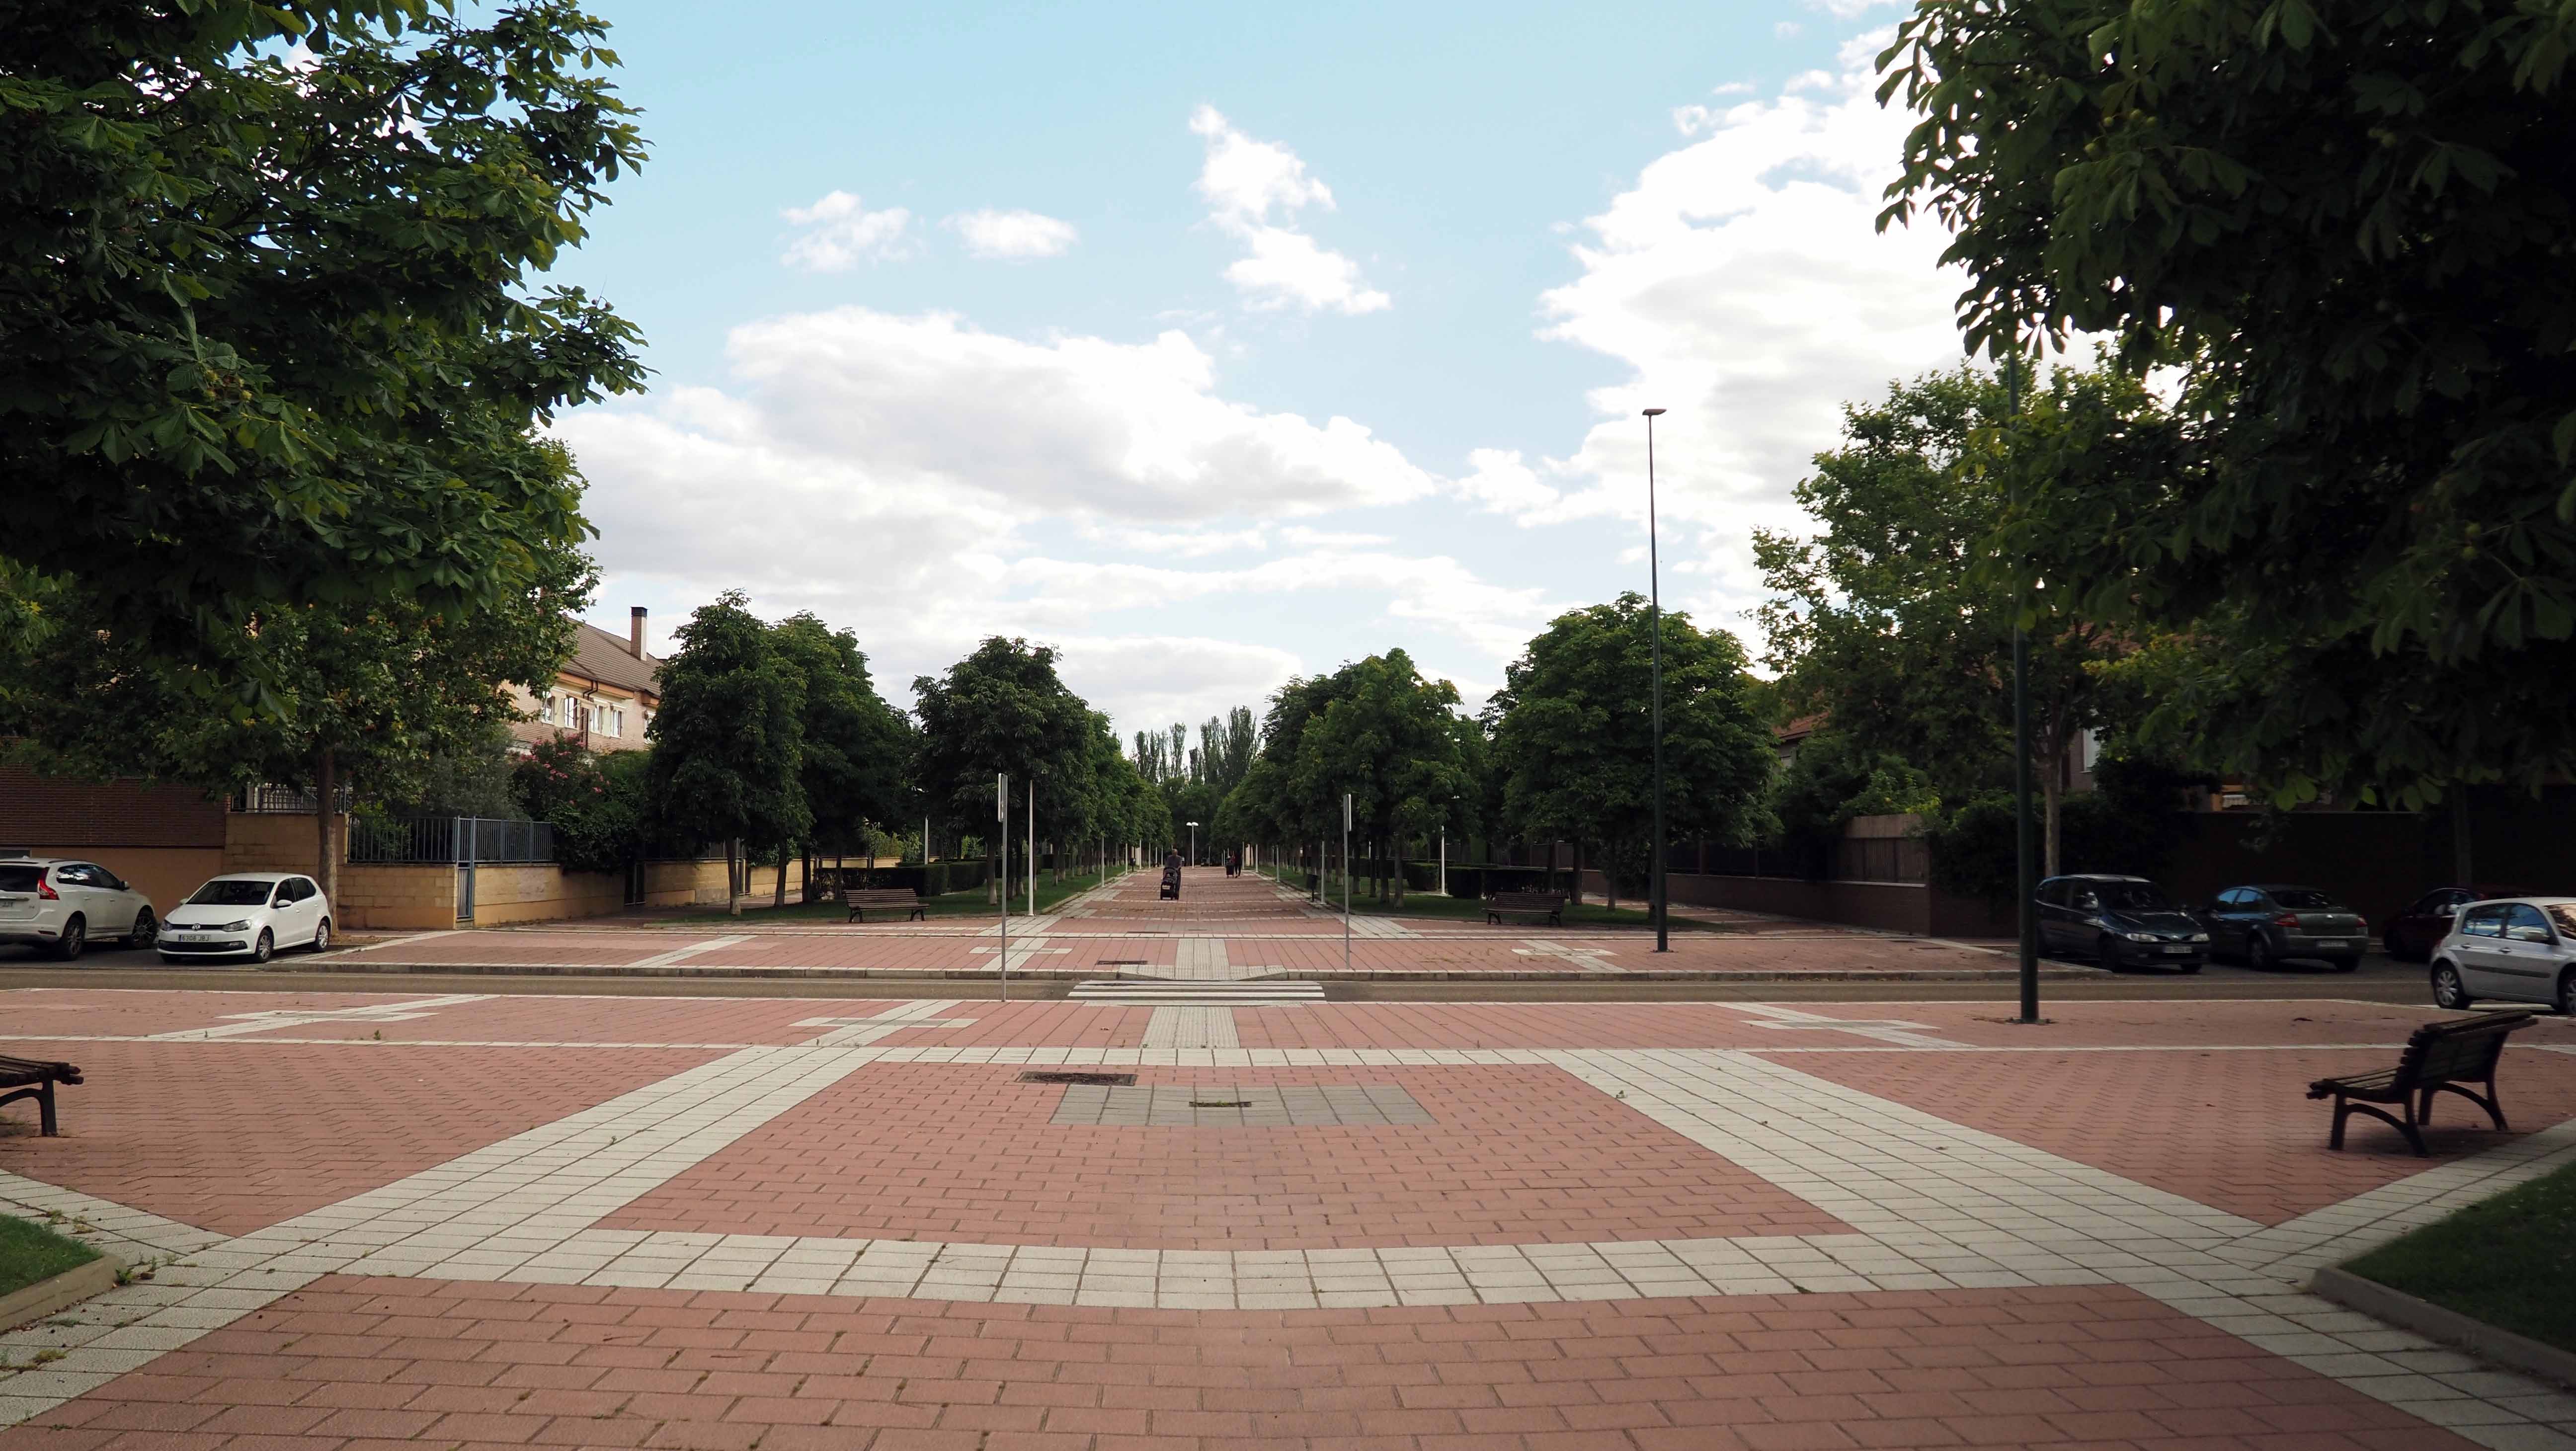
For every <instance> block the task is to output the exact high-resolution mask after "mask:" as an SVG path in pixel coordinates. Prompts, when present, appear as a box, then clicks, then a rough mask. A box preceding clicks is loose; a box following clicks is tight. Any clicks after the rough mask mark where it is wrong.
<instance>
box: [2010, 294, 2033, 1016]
mask: <svg viewBox="0 0 2576 1451" xmlns="http://www.w3.org/2000/svg"><path fill="white" fill-rule="evenodd" d="M2015 300H2016V301H2018V299H2015ZM2020 417H2021V325H2020V323H2019V321H2018V319H2016V321H2015V322H2014V324H2013V329H2012V332H2011V334H2010V337H2009V340H2008V341H2007V342H2006V344H2005V350H2004V428H2005V430H2006V436H2007V437H2009V436H2010V433H2011V430H2012V429H2013V428H2014V426H2015V423H2016V421H2017V420H2018V419H2019V418H2020ZM2006 465H2007V467H2009V466H2010V460H2009V459H2007V460H2006ZM2020 495H2021V483H2020V479H2019V477H2018V475H2016V477H2015V479H2014V482H2013V502H2015V503H2019V502H2020V501H2021V499H2020ZM2021 573H2022V571H2019V570H2016V571H2015V572H2014V575H2015V577H2014V582H2013V637H2012V673H2013V678H2012V705H2013V882H2014V884H2015V885H2016V886H2017V887H2019V888H2020V890H2019V891H2018V892H2017V893H2016V894H2015V895H2016V896H2018V897H2019V898H2020V900H2019V901H2018V902H2016V903H2015V904H2014V908H2015V911H2016V912H2017V913H2018V916H2017V917H2016V919H2015V924H2014V925H2015V926H2017V927H2018V928H2019V929H2020V936H2021V944H2020V946H2021V1021H2022V1022H2025V1023H2036V1022H2038V1021H2039V908H2038V906H2037V904H2036V903H2035V902H2034V900H2033V899H2034V898H2036V897H2037V896H2038V895H2039V850H2038V842H2037V840H2036V836H2037V833H2036V832H2035V831H2034V830H2033V827H2034V825H2035V823H2033V821H2032V820H2031V814H2030V632H2029V631H2028V630H2025V629H2023V628H2022V622H2021V611H2022V605H2023V603H2024V601H2025V600H2026V599H2027V598H2028V595H2027V593H2026V591H2025V590H2024V588H2023V586H2022V583H2021V580H2020V575H2021Z"/></svg>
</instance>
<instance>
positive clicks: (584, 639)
mask: <svg viewBox="0 0 2576 1451" xmlns="http://www.w3.org/2000/svg"><path fill="white" fill-rule="evenodd" d="M563 673H564V674H566V675H570V676H575V677H577V678H579V679H582V680H594V681H597V682H598V683H600V684H602V685H616V686H622V687H623V688H625V689H628V690H632V691H635V692H637V693H639V694H644V695H660V694H661V693H662V662H661V661H659V660H656V659H654V658H653V657H652V656H651V655H646V656H645V657H644V658H643V659H641V660H638V659H636V658H635V657H634V656H633V655H630V654H628V653H627V652H626V639H625V637H624V636H622V635H612V634H610V633H608V632H607V631H606V630H603V629H601V628H599V627H598V626H597V625H594V624H592V623H590V622H589V621H588V620H576V621H574V622H573V649H572V659H570V660H568V661H566V662H564V668H563Z"/></svg>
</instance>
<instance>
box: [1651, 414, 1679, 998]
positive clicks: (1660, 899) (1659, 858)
mask: <svg viewBox="0 0 2576 1451" xmlns="http://www.w3.org/2000/svg"><path fill="white" fill-rule="evenodd" d="M1663 412H1664V410H1662V409H1660V408H1649V409H1647V410H1646V599H1647V619H1648V620H1649V621H1650V628H1652V629H1653V631H1654V642H1655V650H1654V655H1655V706H1654V731H1655V860H1654V865H1653V867H1652V868H1651V869H1650V870H1649V872H1648V874H1647V877H1646V884H1647V886H1646V889H1647V891H1648V892H1650V893H1652V894H1653V896H1654V916H1655V950H1656V951H1657V952H1670V951H1672V950H1673V943H1672V935H1671V933H1670V931H1669V928H1668V924H1667V923H1666V922H1665V920H1664V585H1663V568H1662V562H1661V561H1660V560H1659V559H1658V558H1657V549H1656V540H1655V420H1656V419H1657V418H1659V417H1662V416H1663Z"/></svg>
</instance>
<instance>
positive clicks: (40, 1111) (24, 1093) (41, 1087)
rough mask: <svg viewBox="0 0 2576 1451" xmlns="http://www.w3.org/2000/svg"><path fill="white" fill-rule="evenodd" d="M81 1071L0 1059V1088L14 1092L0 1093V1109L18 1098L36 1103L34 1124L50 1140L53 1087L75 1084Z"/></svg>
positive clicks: (45, 1064) (52, 1125)
mask: <svg viewBox="0 0 2576 1451" xmlns="http://www.w3.org/2000/svg"><path fill="white" fill-rule="evenodd" d="M80 1081H81V1071H80V1070H79V1069H77V1068H74V1067H73V1066H72V1065H70V1064H68V1063H40V1062H37V1061H36V1060H35V1059H32V1058H0V1088H14V1089H16V1090H17V1092H15V1093H0V1107H5V1106H7V1105H9V1104H13V1103H16V1102H17V1101H18V1100H20V1099H22V1098H32V1099H34V1100H35V1101H36V1125H37V1127H38V1128H39V1129H40V1130H42V1132H43V1134H44V1136H45V1137H46V1138H49V1139H50V1138H52V1137H54V1085H55V1084H57V1083H78V1082H80Z"/></svg>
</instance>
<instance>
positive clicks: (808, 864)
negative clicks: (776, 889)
mask: <svg viewBox="0 0 2576 1451" xmlns="http://www.w3.org/2000/svg"><path fill="white" fill-rule="evenodd" d="M804 864H805V870H804V871H803V872H802V873H801V874H799V875H798V876H797V878H796V900H797V901H799V902H807V903H810V902H812V901H813V900H814V844H813V843H812V842H810V841H809V842H807V843H805V859H804Z"/></svg>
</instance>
